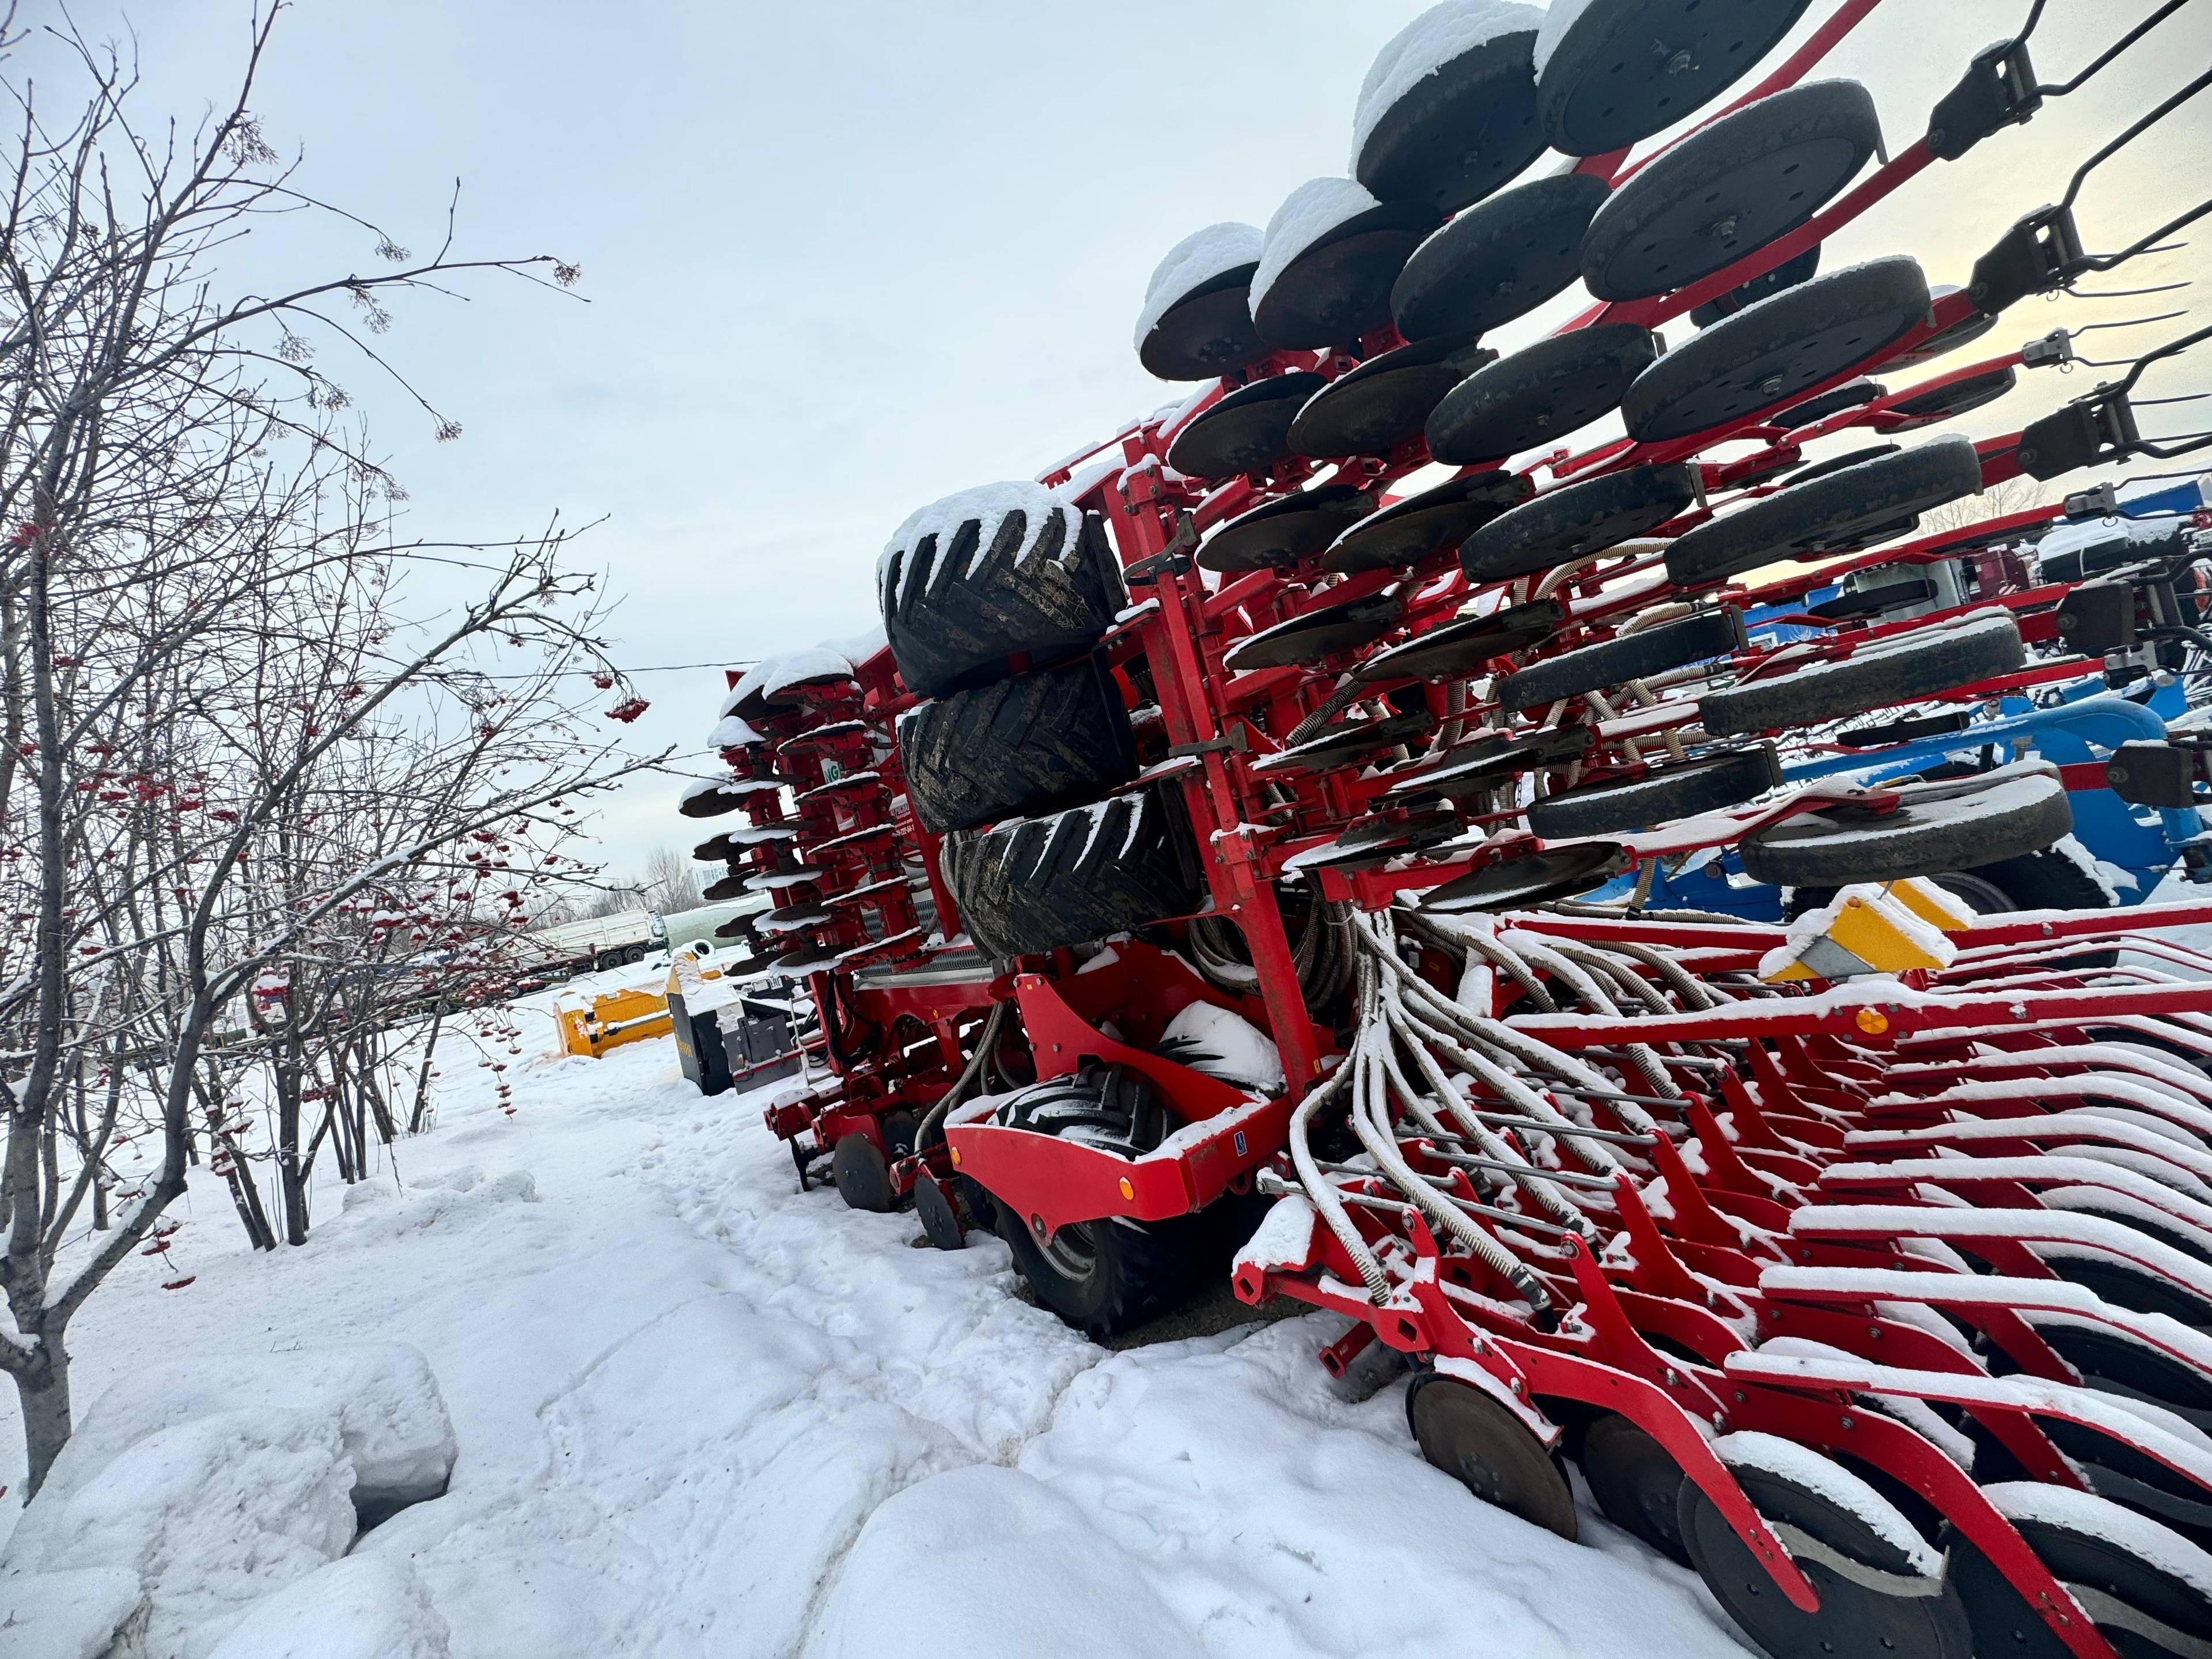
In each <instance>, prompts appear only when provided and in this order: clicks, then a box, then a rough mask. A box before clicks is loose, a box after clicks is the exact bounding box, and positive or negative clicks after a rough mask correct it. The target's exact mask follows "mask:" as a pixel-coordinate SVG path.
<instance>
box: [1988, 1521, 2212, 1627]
mask: <svg viewBox="0 0 2212 1659" xmlns="http://www.w3.org/2000/svg"><path fill="white" fill-rule="evenodd" d="M1985 1490H1986V1491H1987V1492H1988V1493H1989V1495H1990V1499H1991V1501H1993V1502H1994V1503H1996V1504H1997V1506H1998V1507H1999V1508H2000V1509H2003V1510H2013V1511H2015V1514H2014V1518H2013V1525H2014V1527H2015V1529H2016V1530H2017V1531H2018V1532H2019V1534H2020V1535H2021V1538H2022V1539H2023V1540H2025V1541H2026V1542H2027V1547H2029V1548H2030V1549H2032V1550H2033V1551H2034V1552H2035V1553H2036V1555H2037V1557H2038V1559H2040V1560H2041V1561H2042V1562H2043V1564H2044V1565H2045V1566H2047V1567H2049V1568H2050V1569H2051V1576H2052V1577H2054V1578H2056V1579H2057V1580H2058V1582H2059V1583H2062V1584H2064V1585H2066V1586H2067V1587H2068V1588H2069V1589H2072V1590H2073V1591H2074V1593H2075V1598H2076V1599H2077V1600H2078V1601H2081V1603H2082V1611H2083V1612H2085V1613H2087V1614H2088V1615H2089V1620H2090V1622H2091V1623H2092V1624H2093V1625H2095V1626H2097V1628H2098V1629H2099V1630H2100V1631H2101V1632H2103V1633H2104V1636H2105V1639H2106V1641H2108V1642H2110V1643H2111V1644H2112V1647H2113V1650H2115V1651H2116V1652H2118V1654H2120V1655H2121V1656H2122V1659H2165V1656H2169V1655H2172V1656H2183V1655H2187V1656H2196V1655H2201V1654H2202V1653H2203V1651H2204V1650H2205V1644H2207V1643H2208V1642H2212V1599H2208V1598H2207V1596H2206V1595H2205V1593H2204V1591H2203V1590H2202V1589H2198V1588H2197V1586H2195V1585H2193V1584H2191V1583H2189V1582H2188V1580H2186V1579H2185V1578H2183V1577H2181V1576H2180V1575H2179V1574H2178V1573H2176V1572H2174V1571H2172V1570H2171V1569H2169V1568H2168V1567H2166V1566H2164V1565H2160V1562H2161V1561H2172V1560H2175V1559H2190V1558H2191V1557H2194V1558H2195V1559H2197V1560H2198V1561H2200V1562H2201V1561H2203V1552H2201V1551H2199V1550H2197V1548H2196V1547H2195V1546H2193V1545H2191V1544H2190V1543H2189V1542H2188V1541H2186V1540H2185V1539H2183V1538H2182V1537H2181V1536H2180V1535H2179V1534H2176V1533H2175V1532H2174V1531H2173V1530H2172V1528H2169V1527H2165V1526H2162V1525H2160V1523H2159V1522H2156V1521H2154V1520H2152V1519H2151V1518H2150V1517H2149V1516H2144V1515H2139V1514H2136V1513H2134V1512H2132V1511H2130V1510H2124V1509H2122V1508H2121V1507H2120V1506H2119V1505H2118V1504H2114V1503H2112V1502H2111V1501H2110V1500H2108V1499H2106V1498H2098V1497H2096V1496H2095V1495H2093V1494H2092V1493H2089V1492H2062V1491H2054V1490H2053V1489H2052V1488H2050V1487H2047V1486H2037V1485H2033V1484H2030V1483H2027V1482H2019V1483H2015V1482H2003V1483H2001V1484H1999V1485H1996V1486H1989V1487H1987V1488H1985ZM2054 1500H2055V1501H2054ZM2137 1544H2150V1545H2152V1548H2151V1549H2150V1550H2142V1549H2138V1548H2136V1547H2133V1546H2135V1545H2137ZM2153 1557H2155V1558H2156V1559H2153ZM1951 1559H1952V1564H1953V1565H1952V1573H1951V1576H1952V1579H1953V1582H1954V1583H1955V1584H1956V1585H1957V1587H1958V1591H1959V1595H1960V1600H1961V1601H1962V1602H1963V1603H1964V1605H1965V1607H1966V1613H1967V1617H1968V1618H1969V1619H1970V1620H1972V1624H1973V1630H1974V1636H1975V1639H1976V1640H1977V1641H1978V1643H1979V1644H1980V1647H1979V1650H1980V1651H1981V1652H1982V1653H1984V1654H1994V1653H2002V1654H2018V1655H2020V1656H2021V1659H2045V1656H2050V1659H2063V1656H2064V1655H2065V1654H2066V1653H2067V1649H2066V1647H2065V1646H2064V1644H2062V1643H2061V1642H2060V1641H2059V1640H2058V1638H2057V1636H2055V1635H2054V1634H2053V1633H2052V1632H2051V1629H2050V1627H2049V1626H2046V1625H2045V1623H2044V1622H2043V1620H2041V1619H2039V1618H2038V1617H2036V1615H2035V1614H2034V1613H2033V1611H2032V1610H2031V1609H2030V1608H2029V1607H2028V1605H2027V1601H2026V1600H2025V1598H2023V1597H2022V1596H2021V1593H2020V1592H2019V1591H2018V1590H2016V1589H2014V1588H2013V1587H2012V1584H2011V1583H2010V1582H2009V1581H2008V1580H2007V1579H2006V1578H2005V1577H2004V1575H2003V1574H2002V1573H2001V1572H1999V1571H1997V1570H1996V1567H1994V1566H1992V1565H1990V1560H1989V1559H1988V1558H1987V1557H1986V1556H1984V1554H1983V1553H1981V1552H1980V1551H1979V1550H1978V1549H1976V1548H1975V1547H1973V1546H1972V1545H1971V1544H1969V1543H1966V1541H1964V1540H1955V1541H1953V1543H1952V1545H1951ZM2161 1626H2162V1627H2163V1629H2164V1631H2165V1632H2172V1635H2170V1636H2166V1637H2164V1638H2163V1639H2162V1638H2161V1633H2160V1627H2161ZM2177 1637H2178V1638H2179V1639H2174V1638H2177Z"/></svg>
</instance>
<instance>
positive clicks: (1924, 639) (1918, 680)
mask: <svg viewBox="0 0 2212 1659" xmlns="http://www.w3.org/2000/svg"><path fill="white" fill-rule="evenodd" d="M2026 661H2027V647H2024V646H2022V645H2021V641H2020V627H2019V625H2018V624H2017V623H2015V622H2014V621H2013V619H2012V617H2010V616H2008V615H2005V614H2002V613H2000V614H1999V615H1996V616H1994V617H1969V618H1966V619H1965V620H1963V621H1961V622H1960V623H1956V624H1954V625H1953V626H1951V627H1948V628H1936V629H1924V630H1917V631H1915V632H1913V633H1910V634H1900V635H1895V636H1894V637H1893V638H1892V639H1889V640H1878V641H1874V642H1873V643H1871V644H1869V645H1863V646H1861V647H1859V648H1858V650H1857V651H1856V652H1855V653H1852V654H1851V655H1850V656H1849V657H1846V658H1844V659H1843V660H1842V661H1840V662H1822V663H1814V664H1812V665H1809V666H1808V667H1805V668H1802V669H1800V670H1798V671H1796V673H1794V674H1778V675H1777V676H1775V677H1774V678H1772V679H1761V680H1753V681H1751V682H1749V683H1748V684H1743V685H1732V686H1730V687H1729V688H1728V689H1727V690H1722V691H1712V692H1708V693H1707V694H1706V695H1705V696H1704V697H1702V698H1700V699H1699V702H1698V723H1699V725H1700V726H1704V727H1705V730H1706V731H1707V732H1711V734H1712V735H1713V736H1715V737H1717V738H1726V737H1735V736H1737V735H1740V734H1741V733H1743V732H1770V731H1774V730H1777V729H1779V728H1781V727H1784V726H1818V725H1820V724H1821V723H1822V722H1824V721H1827V720H1845V719H1848V718H1849V717H1850V716H1851V715H1853V714H1865V713H1867V712H1868V711H1869V709H1875V708H1887V707H1889V706H1890V705H1892V704H1894V703H1905V702H1919V701H1920V700H1921V699H1923V698H1924V697H1932V696H1936V695H1937V694H1939V693H1941V692H1944V691H1948V690H1952V689H1953V688H1954V687H1956V686H1961V685H1972V684H1975V683H1976V682H1977V681H1979V680H1987V679H1995V678H1996V677H1997V676H1998V675H2000V674H2009V673H2012V672H2015V671H2016V670H2018V669H2019V668H2020V667H2021V665H2022V664H2023V663H2025V662H2026Z"/></svg>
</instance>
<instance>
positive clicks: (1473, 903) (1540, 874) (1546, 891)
mask: <svg viewBox="0 0 2212 1659" xmlns="http://www.w3.org/2000/svg"><path fill="white" fill-rule="evenodd" d="M1626 861H1627V860H1626V859H1625V858H1624V857H1623V856H1622V854H1621V850H1620V848H1618V847H1613V846H1609V845H1607V843H1606V842H1595V841H1586V842H1576V843H1575V845H1573V846H1571V847H1562V848H1557V849H1556V850H1554V851H1551V852H1546V853H1530V854H1526V855H1524V856H1522V857H1521V858H1517V859H1507V860H1504V861H1503V862H1502V863H1498V864H1492V865H1490V866H1486V868H1483V869H1480V870H1477V871H1475V872H1473V873H1472V874H1470V875H1464V876H1462V877H1461V878H1459V879H1458V880H1457V881H1448V882H1446V883H1445V884H1443V886H1441V887H1438V888H1436V889H1434V890H1431V892H1430V893H1429V895H1428V896H1426V897H1425V898H1424V899H1422V900H1421V902H1420V908H1422V909H1424V910H1426V911H1429V912H1430V913H1431V914H1432V915H1440V916H1455V915H1465V914H1467V913H1468V912H1469V911H1474V910H1520V909H1526V908H1528V906H1530V905H1532V904H1549V903H1551V902H1553V900H1555V899H1563V898H1572V897H1574V896H1575V895H1576V894H1577V893H1587V892H1589V891H1590V890H1592V889H1593V888H1597V887H1602V886H1604V885H1605V884H1606V883H1607V882H1608V881H1610V880H1612V879H1613V877H1614V876H1615V875H1616V874H1618V873H1619V872H1620V870H1621V868H1622V867H1623V866H1624V865H1625V864H1626Z"/></svg>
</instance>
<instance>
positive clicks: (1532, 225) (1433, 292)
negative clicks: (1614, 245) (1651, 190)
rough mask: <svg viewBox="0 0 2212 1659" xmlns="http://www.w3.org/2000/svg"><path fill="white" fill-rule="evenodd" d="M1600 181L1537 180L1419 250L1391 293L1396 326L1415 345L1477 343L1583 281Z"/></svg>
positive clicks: (1575, 177) (1473, 211) (1503, 194)
mask: <svg viewBox="0 0 2212 1659" xmlns="http://www.w3.org/2000/svg"><path fill="white" fill-rule="evenodd" d="M1605 198H1606V185H1605V181H1604V180H1603V179H1593V178H1591V177H1589V175H1588V174H1587V173H1559V174H1557V175H1555V176H1553V177H1552V178H1549V179H1530V180H1529V181H1528V183H1527V184H1525V185H1514V186H1513V188H1512V189H1510V190H1508V191H1499V192H1498V194H1497V195H1495V196H1493V197H1491V198H1490V199H1489V200H1488V201H1486V202H1479V203H1477V204H1475V205H1474V206H1473V207H1471V208H1469V209H1468V210H1467V211H1466V212H1464V213H1462V214H1461V215H1460V216H1459V217H1458V218H1456V219H1455V220H1453V221H1452V222H1450V223H1449V224H1448V225H1446V226H1444V227H1443V228H1442V229H1441V230H1438V231H1437V232H1436V233H1435V234H1432V235H1431V237H1430V238H1429V239H1428V240H1426V241H1425V242H1423V243H1422V244H1421V245H1420V246H1419V247H1417V248H1415V249H1414V250H1413V258H1410V259H1408V260H1407V261H1406V268H1405V269H1404V270H1401V271H1400V272H1399V273H1398V280H1397V281H1396V282H1395V283H1393V284H1392V285H1391V289H1390V317H1391V320H1393V321H1394V322H1395V323H1396V324H1397V325H1398V332H1399V333H1401V334H1402V335H1404V336H1405V337H1407V339H1409V340H1425V339H1428V338H1430V337H1434V336H1448V337H1458V338H1470V339H1471V338H1472V337H1474V336H1475V335H1477V334H1480V333H1481V332H1482V331H1484V330H1485V329H1492V328H1496V327H1498V325H1500V324H1503V323H1510V322H1511V321H1512V320H1513V319H1515V318H1516V317H1520V316H1524V315H1526V314H1527V313H1529V312H1531V311H1534V309H1535V308H1536V307H1538V306H1540V305H1541V304H1543V303H1544V301H1547V300H1548V299H1550V298H1551V297H1552V296H1553V295H1555V294H1558V293H1560V292H1561V291H1563V290H1564V289H1565V288H1566V287H1567V286H1568V285H1569V284H1570V283H1572V282H1573V281H1574V280H1575V277H1576V276H1577V275H1578V274H1579V271H1580V265H1581V259H1582V247H1583V235H1584V234H1585V233H1587V232H1588V231H1589V225H1590V216H1591V215H1593V214H1595V212H1596V211H1597V210H1598V208H1599V205H1600V204H1601V203H1603V202H1604V200H1605Z"/></svg>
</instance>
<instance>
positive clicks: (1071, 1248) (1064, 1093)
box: [969, 1066, 1211, 1342]
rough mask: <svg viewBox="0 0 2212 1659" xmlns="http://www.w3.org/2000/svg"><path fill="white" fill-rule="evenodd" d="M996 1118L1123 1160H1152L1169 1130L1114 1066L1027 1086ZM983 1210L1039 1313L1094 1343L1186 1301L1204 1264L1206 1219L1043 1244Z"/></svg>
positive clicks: (1026, 1221) (995, 1209) (1135, 1225)
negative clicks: (1149, 1157) (1052, 1316)
mask: <svg viewBox="0 0 2212 1659" xmlns="http://www.w3.org/2000/svg"><path fill="white" fill-rule="evenodd" d="M994 1121H996V1122H998V1123H999V1124H1000V1125H1003V1126H1005V1127H1010V1128H1017V1129H1027V1130H1029V1131H1030V1132H1031V1133H1036V1134H1048V1135H1054V1136H1057V1137H1059V1138H1060V1139H1066V1140H1073V1141H1078V1142H1080V1143H1081V1144H1083V1145H1084V1146H1091V1147H1095V1148H1097V1150H1099V1151H1101V1152H1112V1153H1115V1154H1116V1155H1117V1156H1120V1157H1123V1158H1136V1157H1139V1156H1140V1155H1141V1154H1143V1153H1145V1152H1150V1151H1152V1149H1153V1148H1154V1147H1156V1146H1158V1145H1159V1144H1160V1141H1161V1140H1162V1139H1164V1137H1165V1135H1166V1134H1167V1133H1168V1131H1169V1129H1170V1127H1172V1125H1171V1123H1170V1119H1169V1117H1168V1115H1167V1112H1166V1109H1165V1108H1164V1106H1163V1105H1162V1104H1161V1103H1160V1101H1159V1099H1158V1096H1157V1094H1156V1092H1155V1091H1154V1090H1153V1088H1152V1085H1151V1083H1150V1082H1148V1081H1147V1080H1146V1079H1145V1078H1144V1077H1142V1076H1141V1075H1139V1073H1135V1072H1132V1071H1129V1070H1127V1068H1125V1067H1122V1066H1085V1067H1084V1068H1083V1069H1082V1070H1081V1071H1079V1072H1078V1073H1074V1074H1073V1075H1072V1076H1067V1077H1060V1078H1053V1079H1048V1080H1047V1081H1044V1082H1042V1083H1036V1084H1032V1085H1030V1086H1029V1087H1028V1088H1026V1089H1023V1090H1020V1091H1017V1092H1016V1093H1015V1094H1013V1095H1012V1097H1009V1098H1008V1099H1007V1100H1006V1103H1004V1104H1002V1105H1001V1106H1000V1108H999V1109H998V1111H997V1112H996V1113H995V1114H994ZM969 1207H970V1208H971V1209H973V1208H974V1207H975V1206H974V1205H973V1202H972V1200H971V1203H970V1206H969ZM987 1207H988V1208H989V1210H990V1212H991V1213H992V1216H993V1218H994V1220H995V1222H996V1224H997V1226H998V1231H999V1236H1000V1237H1001V1238H1003V1239H1005V1240H1006V1248H1007V1249H1010V1250H1012V1252H1013V1256H1014V1266H1015V1267H1016V1268H1017V1269H1018V1271H1019V1272H1020V1273H1021V1275H1022V1277H1023V1278H1024V1279H1026V1280H1027V1281H1028V1282H1029V1286H1030V1291H1032V1292H1033V1293H1034V1294H1035V1296H1036V1299H1037V1301H1038V1303H1039V1304H1041V1305H1042V1306H1043V1307H1045V1308H1048V1309H1049V1310H1051V1311H1052V1312H1054V1313H1055V1314H1057V1315H1059V1316H1060V1318H1061V1319H1063V1320H1065V1321H1066V1322H1067V1323H1069V1324H1070V1325H1073V1326H1074V1327H1075V1328H1076V1329H1078V1330H1079V1331H1081V1332H1083V1333H1084V1334H1085V1335H1087V1336H1089V1337H1090V1338H1091V1340H1093V1341H1102V1342H1103V1341H1104V1340H1107V1339H1108V1338H1109V1337H1113V1336H1118V1335H1120V1334H1121V1333H1122V1332H1124V1331H1126V1330H1127V1329H1129V1328H1131V1327H1132V1326H1135V1325H1140V1324H1143V1323H1144V1322H1146V1320H1149V1319H1152V1318H1154V1317H1156V1316H1158V1315H1159V1314H1161V1313H1163V1312H1165V1311H1166V1310H1168V1309H1169V1308H1170V1307H1171V1306H1173V1305H1174V1304H1176V1303H1178V1302H1180V1301H1182V1300H1183V1299H1184V1298H1185V1297H1187V1296H1188V1294H1189V1293H1190V1291H1191V1289H1192V1287H1193V1285H1194V1282H1195V1280H1196V1279H1197V1277H1198V1275H1199V1273H1200V1271H1201V1270H1202V1269H1203V1268H1204V1267H1206V1266H1207V1265H1209V1262H1210V1260H1211V1256H1210V1253H1209V1252H1208V1250H1207V1249H1206V1245H1207V1243H1208V1241H1209V1237H1210V1231H1211V1230H1210V1228H1209V1226H1208V1225H1207V1222H1208V1221H1209V1220H1210V1219H1211V1218H1204V1219H1202V1218H1201V1216H1200V1215H1189V1216H1178V1217H1176V1218H1173V1219H1170V1220H1167V1221H1156V1222H1131V1221H1124V1220H1121V1219H1118V1218H1105V1219H1102V1220H1097V1221H1089V1222H1080V1223H1076V1224H1073V1225H1069V1226H1066V1227H1062V1228H1061V1229H1060V1231H1059V1232H1058V1233H1056V1234H1055V1235H1054V1237H1053V1238H1052V1240H1051V1241H1050V1242H1047V1241H1046V1240H1044V1239H1043V1238H1042V1237H1039V1236H1038V1231H1037V1228H1036V1225H1035V1222H1034V1218H1027V1217H1023V1216H1019V1215H1017V1214H1015V1213H1014V1212H1013V1209H1012V1206H1009V1205H1007V1204H1006V1203H1005V1202H1003V1201H1002V1200H999V1199H996V1198H990V1199H988V1200H987Z"/></svg>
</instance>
